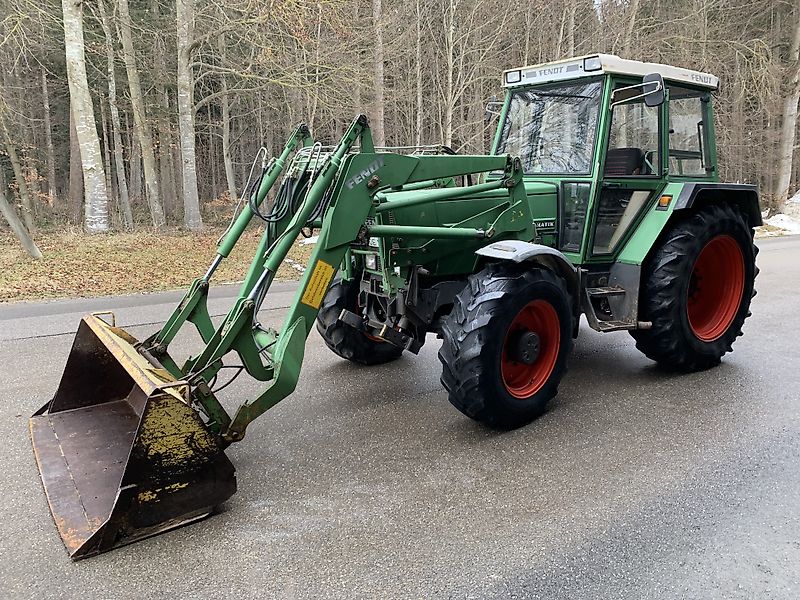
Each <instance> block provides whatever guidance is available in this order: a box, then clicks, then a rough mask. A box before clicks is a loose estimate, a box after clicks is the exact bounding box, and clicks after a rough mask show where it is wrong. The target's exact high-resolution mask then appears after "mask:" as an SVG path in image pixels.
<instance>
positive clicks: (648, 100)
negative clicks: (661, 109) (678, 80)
mask: <svg viewBox="0 0 800 600" xmlns="http://www.w3.org/2000/svg"><path fill="white" fill-rule="evenodd" d="M642 91H643V92H644V103H645V105H646V106H661V105H662V104H664V78H663V77H662V76H661V73H648V74H647V75H645V76H644V77H643V78H642Z"/></svg>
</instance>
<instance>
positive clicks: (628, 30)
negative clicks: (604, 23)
mask: <svg viewBox="0 0 800 600" xmlns="http://www.w3.org/2000/svg"><path fill="white" fill-rule="evenodd" d="M638 14H639V0H631V3H630V6H629V8H628V15H627V24H626V25H625V38H624V40H623V45H622V58H634V57H633V56H631V50H632V48H633V32H634V31H635V29H636V16H637V15H638ZM703 49H705V45H703Z"/></svg>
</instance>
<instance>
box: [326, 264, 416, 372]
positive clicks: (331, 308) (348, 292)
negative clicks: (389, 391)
mask: <svg viewBox="0 0 800 600" xmlns="http://www.w3.org/2000/svg"><path fill="white" fill-rule="evenodd" d="M358 292H359V286H358V280H355V279H353V280H351V281H347V280H343V279H341V278H339V277H337V278H336V279H335V280H334V282H333V283H332V284H331V287H330V289H329V290H328V293H327V294H326V295H325V298H324V299H323V300H322V306H321V307H320V309H319V313H317V331H319V333H320V335H321V336H322V339H323V340H325V344H327V346H328V348H330V349H331V350H333V351H334V352H335V353H336V354H338V355H339V356H341V357H342V358H345V359H347V360H349V361H351V362H354V363H358V364H361V365H368V366H369V365H380V364H383V363H387V362H391V361H393V360H396V359H398V358H400V355H401V354H402V353H403V349H402V348H398V347H397V346H393V345H392V344H390V343H388V342H385V341H383V340H380V339H378V338H375V337H372V336H369V335H367V334H365V333H364V332H362V331H358V330H357V329H355V328H353V327H350V325H347V324H346V323H342V322H341V321H340V320H339V315H340V314H342V309H343V308H346V309H347V310H350V311H353V312H355V313H358V314H361V309H360V307H359V306H358Z"/></svg>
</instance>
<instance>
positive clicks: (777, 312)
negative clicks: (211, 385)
mask: <svg viewBox="0 0 800 600" xmlns="http://www.w3.org/2000/svg"><path fill="white" fill-rule="evenodd" d="M759 245H760V246H761V248H762V252H761V254H760V255H759V264H760V267H761V275H760V276H759V278H758V280H757V287H758V289H759V290H760V293H759V295H758V296H757V297H756V299H755V300H754V304H753V316H752V318H751V319H749V320H748V321H747V324H746V326H745V336H744V337H743V338H741V339H740V340H739V341H738V342H737V344H736V346H735V352H734V353H733V354H732V355H730V356H728V357H726V358H725V359H724V361H723V364H722V365H721V366H720V367H718V368H716V369H713V370H711V371H708V372H704V373H698V374H693V375H687V376H676V375H673V374H669V373H665V372H663V371H661V370H659V369H658V368H656V367H655V366H654V365H653V364H652V363H651V362H649V361H648V360H647V359H646V358H644V357H643V356H642V355H640V354H639V353H638V352H637V351H636V349H635V348H634V345H633V343H632V340H631V339H630V338H629V337H628V336H627V335H626V334H624V333H617V334H605V335H600V334H597V333H594V332H592V331H590V330H588V328H586V327H585V326H584V327H582V329H581V335H580V338H579V340H578V342H577V345H576V348H575V352H574V355H573V357H572V360H571V370H570V372H569V374H568V375H567V376H566V378H565V380H564V382H563V383H562V386H561V393H560V394H559V396H558V398H557V399H556V401H555V402H554V403H553V405H552V408H551V410H550V411H549V412H548V413H547V414H546V415H545V416H543V417H542V418H541V419H539V420H538V421H536V422H535V423H533V424H531V425H530V426H528V427H525V428H523V429H520V430H517V431H514V432H510V433H495V432H492V431H489V430H487V429H485V428H483V427H481V426H479V425H477V424H475V423H473V422H471V421H470V420H469V419H467V418H466V417H464V416H462V415H461V414H460V413H459V412H457V411H456V410H455V409H454V408H452V407H451V406H450V404H449V403H448V402H447V398H446V395H445V393H444V392H443V390H442V388H441V387H440V385H439V381H438V379H439V363H438V360H437V358H436V351H437V349H438V348H437V344H436V341H435V340H433V339H431V340H430V343H429V344H428V345H426V346H425V347H424V348H423V350H422V352H421V354H420V355H419V356H418V357H413V356H408V357H406V358H403V359H401V360H400V361H399V362H397V363H395V364H392V365H390V366H385V367H379V368H373V369H365V368H358V367H355V366H353V365H350V364H349V363H347V362H345V361H342V360H340V359H338V358H337V357H336V356H334V355H333V354H332V353H330V352H329V351H328V350H327V349H326V348H325V346H324V344H323V343H322V342H321V340H320V339H319V337H318V336H317V335H316V333H314V334H313V336H312V337H311V338H310V340H309V342H308V349H307V352H306V361H305V365H304V368H303V373H302V378H301V382H300V385H299V387H298V390H297V392H296V393H295V394H294V395H293V396H292V397H290V398H288V399H287V400H285V401H284V402H283V403H282V404H280V405H278V406H277V407H275V408H274V409H273V410H271V411H270V412H269V413H267V414H266V415H264V416H263V417H262V418H261V419H260V420H259V421H257V422H256V423H254V424H253V425H252V426H251V428H250V429H249V431H248V436H247V438H246V439H245V440H244V441H243V442H241V443H240V444H237V445H234V446H233V447H231V448H230V449H229V450H228V454H229V456H230V457H231V459H232V460H233V462H234V464H235V465H236V467H237V469H238V479H239V492H238V493H237V494H236V495H235V496H234V497H233V498H231V500H230V501H229V502H228V503H227V504H226V507H225V508H226V510H225V512H223V513H222V514H219V515H216V516H214V517H212V518H210V519H208V520H205V521H203V522H200V523H198V524H194V525H190V526H188V527H184V528H182V529H179V530H176V531H173V532H170V533H167V534H165V535H161V536H158V537H155V538H151V539H149V540H146V541H143V542H139V543H137V544H134V545H131V546H127V547H125V548H122V549H118V550H115V551H113V552H111V553H108V554H105V555H102V556H99V557H96V558H92V559H89V560H86V561H82V562H78V563H71V562H70V561H69V560H68V558H67V556H66V554H65V552H64V550H63V547H62V545H61V542H60V539H59V537H58V535H57V533H56V529H55V527H54V526H53V523H52V521H51V518H50V514H49V512H48V509H47V505H46V502H45V498H44V495H43V493H42V489H41V486H40V483H39V479H38V474H37V470H36V466H35V462H34V459H33V454H32V452H31V449H30V443H29V440H28V433H27V429H28V427H27V417H28V416H29V415H30V414H31V413H32V412H33V411H34V410H36V409H37V408H39V406H40V405H42V404H43V403H44V402H45V401H46V400H47V399H48V398H49V397H50V395H52V393H53V391H54V390H55V387H56V385H57V383H58V381H59V378H60V374H61V369H62V367H63V364H64V361H65V359H66V356H67V353H68V351H69V347H70V344H71V340H72V332H74V331H75V329H76V327H77V323H78V320H79V318H80V316H81V314H83V313H85V312H88V311H90V310H104V309H111V308H113V309H114V310H115V311H116V313H117V317H118V321H120V322H121V323H122V324H123V325H124V326H126V327H129V329H130V331H131V332H132V333H133V334H134V335H137V336H140V337H144V335H145V334H147V333H148V332H150V331H152V330H153V329H154V327H155V325H153V324H154V323H157V322H159V321H160V320H162V319H163V318H165V317H166V315H167V314H168V312H169V310H170V308H171V305H172V303H173V302H174V301H175V300H176V298H177V295H176V294H159V295H152V296H136V297H122V298H112V299H100V300H75V301H64V302H49V303H39V304H17V305H7V306H2V307H0V389H2V404H0V440H2V444H1V445H0V466H1V468H2V474H1V475H0V483H1V485H2V487H0V492H1V494H0V506H1V507H2V511H0V597H1V598H15V599H16V598H58V597H63V598H82V599H88V598H176V597H177V598H186V597H191V598H193V599H201V598H328V597H330V598H491V597H499V598H513V597H517V598H547V599H558V598H570V599H577V598H587V599H612V598H626V599H646V598H670V599H671V598H697V599H704V600H705V599H709V598H725V599H731V598H742V599H751V598H752V599H759V600H767V599H771V598H786V599H796V598H798V597H800V516H799V515H800V406H798V397H800V361H798V359H797V354H798V350H799V349H800V344H799V343H798V340H800V319H798V309H800V301H799V300H798V291H799V290H800V237H794V238H781V239H770V240H766V241H763V242H761V243H760V244H759ZM291 290H292V286H291V285H289V284H281V285H279V286H278V288H277V289H276V290H275V293H274V294H271V296H270V297H269V299H268V305H267V310H265V311H264V314H263V317H264V318H263V321H265V322H267V323H274V324H279V322H280V317H281V315H282V313H283V310H282V307H286V306H287V305H288V303H289V301H290V299H291V295H292V294H291ZM231 293H232V292H231V290H229V289H223V290H222V291H221V293H220V294H216V295H215V296H214V297H213V299H212V301H211V302H210V306H211V312H212V313H213V314H221V313H223V312H224V310H225V306H226V302H227V301H229V296H230V295H231ZM179 342H180V344H179V346H180V347H181V349H182V350H184V351H189V350H192V349H196V348H197V342H196V341H194V340H193V339H192V338H188V337H187V338H185V339H181V340H179ZM242 379H244V378H242ZM236 385H238V388H236V390H235V392H236V393H237V394H247V393H250V394H252V393H255V392H256V391H257V389H258V387H257V386H256V385H255V384H254V383H250V382H247V381H243V382H242V383H241V385H239V383H238V382H237V384H236ZM232 387H233V386H232Z"/></svg>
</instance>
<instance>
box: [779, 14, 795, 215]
mask: <svg viewBox="0 0 800 600" xmlns="http://www.w3.org/2000/svg"><path fill="white" fill-rule="evenodd" d="M795 12H796V13H798V14H797V15H796V17H795V19H794V30H793V32H792V41H791V46H790V49H789V56H788V61H789V64H788V69H787V75H788V79H789V81H788V89H787V92H786V94H787V95H786V97H785V98H784V100H783V109H782V111H781V112H782V115H781V116H782V119H781V131H780V143H779V151H778V176H777V177H776V179H775V188H774V191H773V203H774V204H775V206H776V207H777V208H778V210H782V209H783V205H784V204H785V202H786V200H787V199H788V198H789V185H790V184H791V180H792V159H793V158H794V150H795V147H794V146H795V139H796V132H797V105H798V103H800V10H797V11H795Z"/></svg>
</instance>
